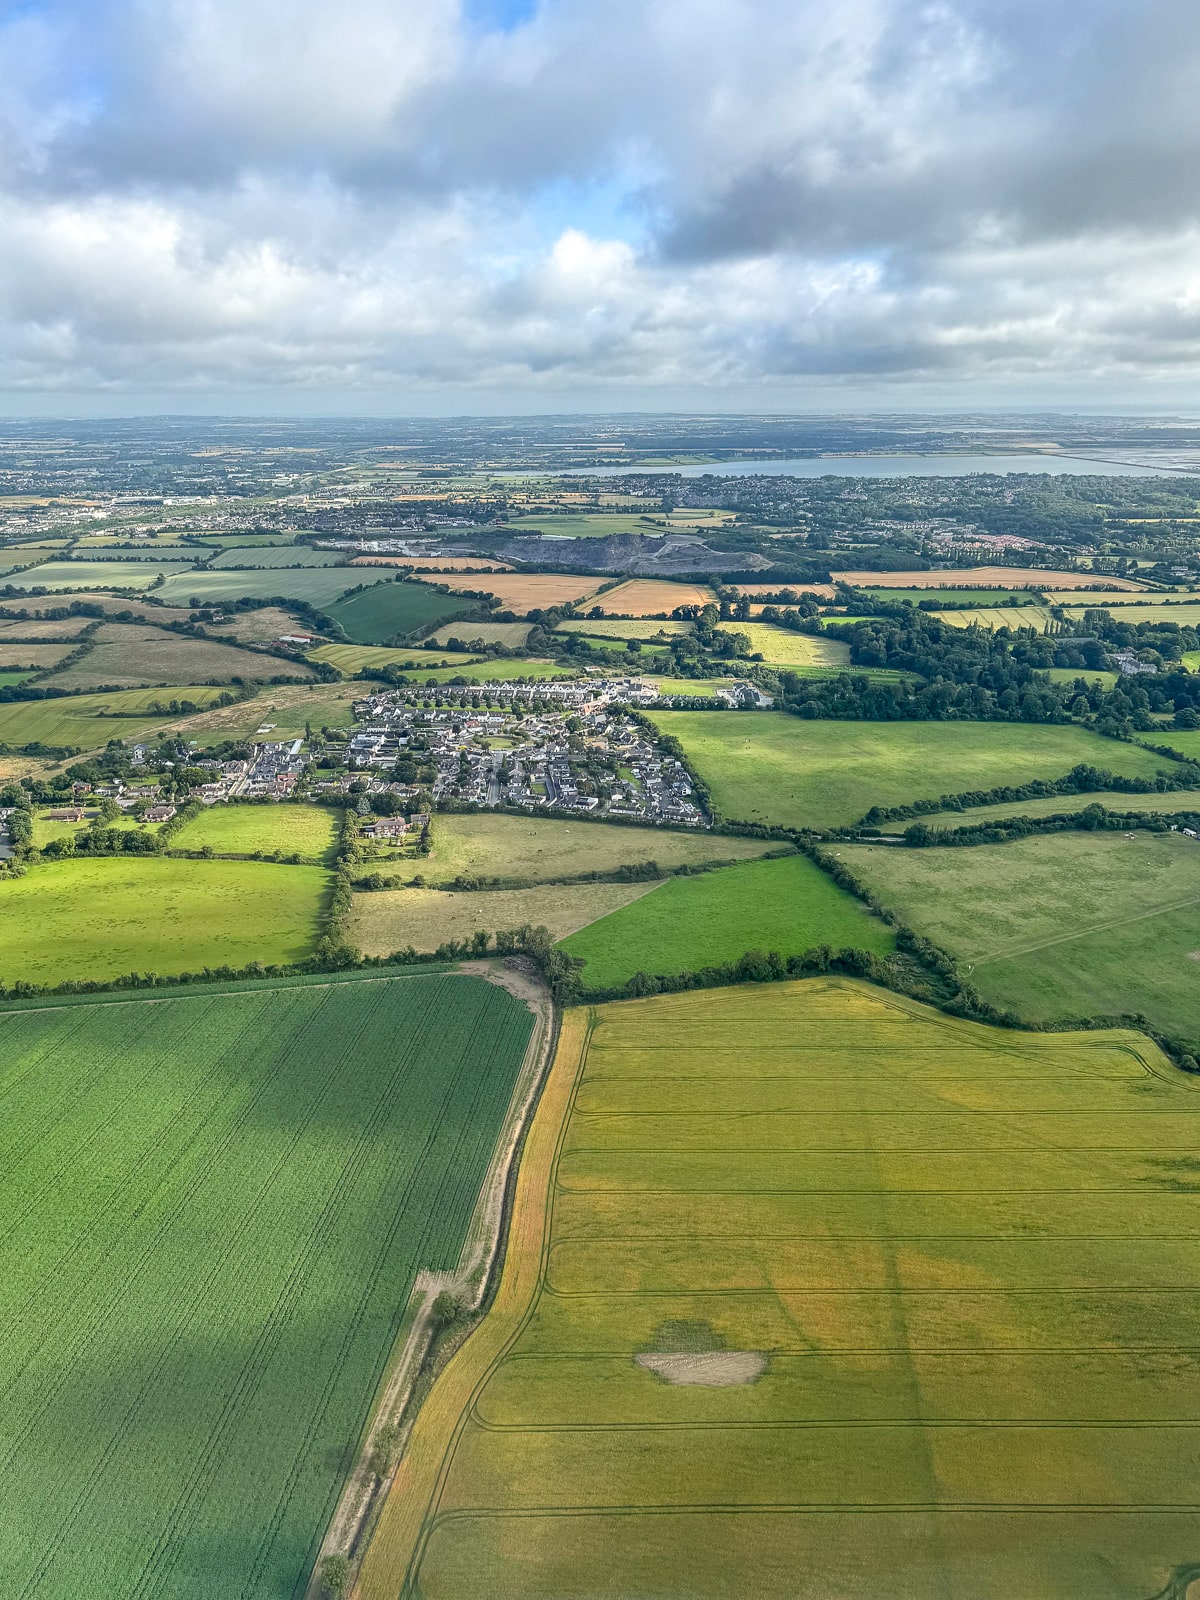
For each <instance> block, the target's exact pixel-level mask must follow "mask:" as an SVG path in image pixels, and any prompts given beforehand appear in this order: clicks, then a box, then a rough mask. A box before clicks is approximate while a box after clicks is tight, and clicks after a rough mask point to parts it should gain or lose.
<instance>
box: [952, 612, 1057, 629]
mask: <svg viewBox="0 0 1200 1600" xmlns="http://www.w3.org/2000/svg"><path fill="white" fill-rule="evenodd" d="M929 614H930V616H932V617H936V618H937V619H938V621H939V622H948V623H949V624H950V626H951V627H952V628H970V627H971V626H973V625H974V624H976V623H978V625H979V626H980V627H981V628H1033V629H1035V631H1036V632H1038V633H1045V632H1046V631H1047V629H1048V628H1049V626H1050V623H1051V621H1052V620H1053V619H1052V617H1051V616H1050V611H1049V608H1048V607H1047V606H992V607H990V608H989V607H987V606H981V607H980V608H979V609H978V610H975V611H971V610H966V609H964V610H962V611H955V610H950V611H931V612H930V613H929Z"/></svg>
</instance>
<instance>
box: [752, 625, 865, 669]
mask: <svg viewBox="0 0 1200 1600" xmlns="http://www.w3.org/2000/svg"><path fill="white" fill-rule="evenodd" d="M724 626H725V630H726V631H728V632H733V633H744V634H746V635H747V637H748V638H749V640H750V649H751V650H752V651H754V652H755V654H757V655H761V656H762V658H763V660H764V661H769V662H771V663H772V665H774V666H779V667H826V668H832V669H834V670H838V669H842V670H849V667H850V646H849V645H848V644H843V643H842V641H841V640H840V639H822V638H820V637H819V636H817V635H814V634H811V633H793V632H792V631H791V629H790V628H777V627H775V626H774V625H773V624H772V623H770V622H729V623H726V624H725V625H724Z"/></svg>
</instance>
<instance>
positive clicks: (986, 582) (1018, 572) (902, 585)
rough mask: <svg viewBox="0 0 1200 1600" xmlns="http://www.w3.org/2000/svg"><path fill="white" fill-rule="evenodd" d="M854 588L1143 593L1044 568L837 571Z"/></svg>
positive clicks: (1126, 581) (1116, 581) (1123, 581)
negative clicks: (1103, 588)
mask: <svg viewBox="0 0 1200 1600" xmlns="http://www.w3.org/2000/svg"><path fill="white" fill-rule="evenodd" d="M834 576H835V577H836V578H837V579H838V580H839V582H841V583H848V584H850V585H851V587H852V588H855V589H946V588H949V589H960V588H965V589H971V588H975V589H1087V588H1090V587H1091V586H1092V585H1093V584H1095V583H1104V584H1105V585H1107V586H1109V587H1111V588H1113V589H1126V590H1138V589H1141V590H1144V589H1145V584H1141V583H1135V582H1134V581H1133V579H1131V578H1097V577H1096V574H1095V573H1094V572H1050V571H1047V570H1046V569H1045V568H1043V567H962V568H954V569H953V570H949V571H948V570H945V569H943V570H941V571H938V572H838V573H835V575H834Z"/></svg>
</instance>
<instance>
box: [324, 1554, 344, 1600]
mask: <svg viewBox="0 0 1200 1600" xmlns="http://www.w3.org/2000/svg"><path fill="white" fill-rule="evenodd" d="M321 1584H322V1588H323V1589H324V1592H325V1593H326V1594H327V1595H331V1596H332V1600H342V1596H343V1595H345V1594H348V1593H349V1591H350V1563H349V1562H348V1561H347V1560H346V1557H345V1556H326V1557H325V1559H324V1561H323V1562H322V1563H321Z"/></svg>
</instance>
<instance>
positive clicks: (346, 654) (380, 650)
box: [308, 644, 479, 676]
mask: <svg viewBox="0 0 1200 1600" xmlns="http://www.w3.org/2000/svg"><path fill="white" fill-rule="evenodd" d="M308 654H309V659H310V660H312V661H324V662H325V663H326V665H327V666H331V667H336V668H337V670H338V671H339V672H344V673H346V675H347V676H352V675H353V674H354V673H356V672H362V671H363V669H364V668H369V667H396V666H400V665H404V666H406V667H412V668H413V669H414V670H416V669H417V668H419V667H454V666H465V665H466V663H467V662H469V661H478V660H479V657H478V656H472V655H464V654H462V653H461V652H459V651H457V650H419V649H417V647H416V646H415V645H409V646H408V648H407V649H396V648H394V647H391V646H387V645H373V644H321V645H318V646H317V648H316V649H315V650H310V651H309V652H308Z"/></svg>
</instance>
